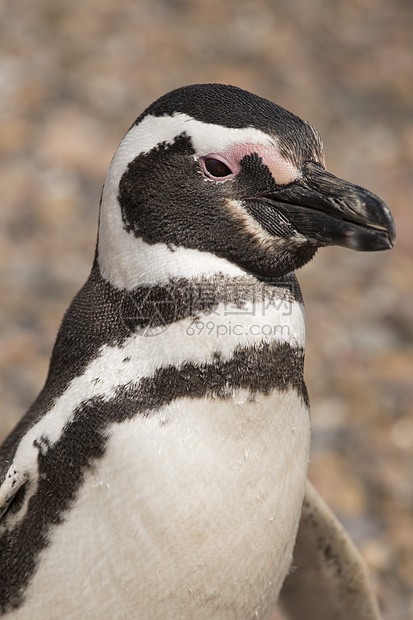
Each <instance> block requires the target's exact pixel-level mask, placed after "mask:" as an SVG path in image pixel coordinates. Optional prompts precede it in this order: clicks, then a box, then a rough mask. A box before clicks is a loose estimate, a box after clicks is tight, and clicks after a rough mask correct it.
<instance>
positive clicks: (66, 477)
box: [0, 84, 395, 620]
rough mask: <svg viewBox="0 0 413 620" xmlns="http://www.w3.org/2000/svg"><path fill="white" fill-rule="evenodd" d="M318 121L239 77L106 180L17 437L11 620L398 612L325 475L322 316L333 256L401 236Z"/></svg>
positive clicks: (4, 604) (130, 154)
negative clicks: (319, 277)
mask: <svg viewBox="0 0 413 620" xmlns="http://www.w3.org/2000/svg"><path fill="white" fill-rule="evenodd" d="M394 239H395V227H394V223H393V220H392V217H391V214H390V211H389V208H388V207H387V205H386V204H385V203H384V202H383V201H382V200H381V199H380V198H379V197H378V196H376V195H374V194H373V193H371V192H370V191H368V190H366V189H363V188H361V187H359V186H356V185H354V184H352V183H349V182H346V181H344V180H341V179H339V178H337V177H336V176H334V175H332V174H331V173H329V172H327V171H326V168H325V163H324V155H323V147H322V142H321V139H320V137H319V135H318V133H317V132H316V130H315V129H313V127H312V126H311V125H310V124H308V123H307V122H304V121H302V120H301V119H300V118H299V117H297V116H296V115H294V114H292V113H290V112H288V111H287V110H285V109H283V108H282V107H280V106H279V105H277V104H275V103H273V102H271V101H268V100H265V99H263V98H261V97H259V96H257V95H255V94H252V93H249V92H246V91H244V90H241V89H239V88H237V87H234V86H228V85H222V84H197V85H191V86H185V87H182V88H178V89H177V90H174V91H172V92H170V93H168V94H166V95H164V96H162V97H161V98H160V99H158V100H157V101H155V102H154V103H153V104H151V105H150V106H149V107H148V108H147V109H146V110H145V111H144V112H143V113H142V114H141V115H140V116H139V117H138V119H137V120H136V121H135V123H134V124H133V125H132V127H131V128H130V130H129V131H128V133H127V134H126V136H125V137H124V139H123V141H122V142H121V144H120V146H119V148H118V150H117V151H116V153H115V155H114V158H113V160H112V162H111V164H110V167H109V170H108V173H107V176H106V180H105V183H104V187H103V191H102V196H101V203H100V213H99V227H98V239H97V246H96V253H95V258H94V262H93V266H92V270H91V273H90V276H89V278H88V280H87V282H86V284H85V285H84V286H83V288H82V289H81V290H80V292H79V293H78V294H77V295H76V296H75V298H74V300H73V301H72V303H71V305H70V307H69V309H68V310H67V312H66V314H65V316H64V318H63V321H62V324H61V327H60V329H59V332H58V335H57V339H56V342H55V345H54V348H53V351H52V355H51V361H50V367H49V373H48V377H47V380H46V383H45V386H44V388H43V390H42V391H41V393H40V394H39V396H38V398H37V399H36V401H35V402H34V404H33V405H32V407H31V408H30V409H29V411H28V412H27V414H26V415H25V416H24V417H23V418H22V419H21V420H20V422H19V423H18V424H17V426H16V428H15V429H14V430H13V431H12V432H11V434H10V436H9V437H8V438H7V439H6V440H5V442H4V444H3V446H2V447H1V450H0V465H1V467H2V470H1V478H0V481H1V487H0V509H1V513H0V514H1V520H0V575H1V577H0V613H1V615H2V616H3V617H4V618H7V619H10V620H28V619H30V620H38V619H40V618H49V619H51V620H53V619H56V620H57V619H60V618H65V620H74V619H77V618H81V619H87V620H89V619H90V620H94V619H99V620H103V619H108V620H109V619H111V620H114V619H118V620H126V619H134V620H135V619H136V620H152V619H153V618H168V620H178V619H184V620H186V619H192V618H196V619H197V620H202V619H208V620H211V619H225V620H230V619H234V620H235V619H237V620H241V619H242V620H246V619H249V618H250V619H251V620H252V619H256V618H259V619H271V618H272V616H273V614H274V613H275V611H276V609H277V605H279V607H280V609H281V610H282V613H284V617H286V618H295V619H304V618H306V619H313V618H314V619H315V618H318V619H320V618H325V619H331V620H332V619H333V618H334V619H337V618H338V619H340V618H348V617H351V618H353V619H355V620H362V619H363V620H366V619H370V618H376V619H377V618H379V617H380V613H379V610H378V606H377V602H376V599H375V597H374V594H373V591H372V588H371V586H370V582H369V577H368V575H367V569H366V567H365V565H364V562H363V560H362V559H361V557H360V555H359V553H358V551H357V549H356V548H355V547H354V545H353V543H352V542H351V540H350V539H349V537H348V535H347V534H346V532H345V531H344V530H343V528H342V527H341V525H340V524H339V523H338V521H337V519H336V517H335V516H334V515H333V513H332V512H331V511H330V509H329V508H328V507H327V506H326V505H325V504H324V502H323V500H322V499H321V498H320V497H319V495H318V494H317V492H316V491H315V489H314V488H313V487H312V486H311V485H310V483H309V482H308V481H307V465H308V459H309V446H310V415H309V398H308V394H307V390H306V386H305V383H304V378H303V364H304V350H305V322H304V309H303V299H302V295H301V291H300V288H299V285H298V282H297V279H296V276H295V270H296V269H298V268H300V267H302V266H303V265H305V264H306V263H307V262H308V261H310V260H311V259H312V258H313V256H314V255H315V253H316V251H317V250H318V248H321V247H325V246H329V245H338V246H343V247H346V248H351V249H355V250H359V251H377V250H385V249H389V248H391V247H392V246H393V243H394Z"/></svg>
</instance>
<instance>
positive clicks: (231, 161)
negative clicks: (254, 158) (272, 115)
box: [201, 144, 299, 185]
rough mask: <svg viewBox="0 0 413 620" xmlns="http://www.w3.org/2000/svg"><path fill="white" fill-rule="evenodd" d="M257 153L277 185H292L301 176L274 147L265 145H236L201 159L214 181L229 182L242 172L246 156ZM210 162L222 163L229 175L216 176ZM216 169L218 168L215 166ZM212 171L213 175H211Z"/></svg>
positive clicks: (204, 168) (205, 170)
mask: <svg viewBox="0 0 413 620" xmlns="http://www.w3.org/2000/svg"><path fill="white" fill-rule="evenodd" d="M253 153H256V154H257V155H258V156H259V157H260V158H261V160H262V162H263V164H264V165H265V166H267V168H268V169H269V171H270V172H271V175H272V177H273V179H274V181H275V182H276V183H277V185H287V184H288V183H292V182H293V181H295V180H296V179H297V177H298V176H299V171H298V170H297V168H296V167H295V166H294V164H292V163H291V162H290V161H287V160H286V159H284V157H282V155H280V153H279V152H278V151H277V150H276V149H275V147H274V146H266V145H264V144H235V145H233V146H231V147H229V148H228V149H226V150H225V151H221V152H219V153H209V154H208V155H206V156H205V157H202V158H201V164H202V167H203V170H204V172H206V174H207V175H208V176H209V177H210V178H213V179H217V180H222V181H223V180H227V179H229V178H233V177H234V176H236V175H237V174H238V173H239V172H240V170H241V164H240V162H241V161H242V159H243V158H244V157H245V156H246V155H251V154H253ZM210 160H216V161H217V162H222V164H223V165H224V166H226V167H227V168H228V174H227V175H225V176H224V175H223V174H219V175H215V174H214V172H213V168H211V167H210V166H209V165H208V164H209V162H210ZM215 169H217V166H216V165H215ZM211 170H212V174H211Z"/></svg>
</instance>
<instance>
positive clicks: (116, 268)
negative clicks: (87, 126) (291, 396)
mask: <svg viewBox="0 0 413 620" xmlns="http://www.w3.org/2000/svg"><path fill="white" fill-rule="evenodd" d="M394 238H395V229H394V223H393V220H392V217H391V214H390V211H389V209H388V207H387V206H386V204H385V203H384V202H383V201H382V200H381V199H380V198H379V197H377V196H376V195H374V194H373V193H371V192H369V191H368V190H365V189H363V188H361V187H359V186H357V185H354V184H352V183H349V182H346V181H344V180H341V179H339V178H337V177H335V176H334V175H332V174H330V173H328V172H327V171H326V169H325V166H324V155H323V148H322V143H321V140H320V137H319V135H318V134H317V132H316V131H315V129H314V128H313V127H312V126H311V125H310V124H308V123H306V122H304V121H302V120H301V119H300V118H299V117H297V116H296V115H294V114H292V113H290V112H288V111H287V110H285V109H284V108H282V107H280V106H278V105H276V104H275V103H272V102H270V101H268V100H266V99H263V98H261V97H258V96H256V95H254V94H252V93H249V92H246V91H243V90H241V89H239V88H236V87H233V86H226V85H221V84H200V85H192V86H186V87H183V88H179V89H177V90H174V91H172V92H171V93H168V94H167V95H164V96H163V97H161V98H160V99H158V100H157V101H155V102H154V103H153V104H152V105H150V106H149V107H148V108H147V109H146V110H145V112H143V114H141V116H139V118H138V119H137V120H136V122H135V123H134V125H133V126H132V127H131V129H130V130H129V132H128V133H127V134H126V136H125V138H124V140H123V141H122V143H121V144H120V146H119V148H118V150H117V152H116V154H115V156H114V159H113V160H112V163H111V166H110V168H109V171H108V175H107V178H106V181H105V186H104V190H103V194H102V204H101V213H100V230H99V244H98V258H99V262H100V265H101V268H102V270H103V272H104V273H105V272H106V273H109V272H111V274H112V276H113V277H112V279H117V280H118V281H121V280H122V277H121V273H122V269H126V270H128V271H129V273H130V272H131V269H132V270H133V265H135V266H136V261H138V260H139V254H140V256H141V261H149V262H151V258H150V257H151V253H150V251H149V250H150V248H152V249H154V248H164V250H165V252H166V253H167V254H165V256H166V255H168V256H169V257H170V262H171V264H173V263H174V258H175V259H176V257H177V256H179V257H180V259H182V260H187V261H188V269H190V268H191V265H190V263H191V262H192V261H193V260H194V259H195V257H196V262H197V263H202V261H203V260H204V261H205V264H208V262H210V260H211V257H214V258H218V259H220V265H221V266H222V265H232V266H233V267H234V268H236V269H239V270H241V271H243V272H248V273H251V274H253V275H256V276H258V277H260V278H264V279H271V278H274V277H279V276H282V275H284V274H286V273H288V272H290V271H293V270H294V269H296V268H298V267H301V266H302V265H304V264H305V263H306V262H308V261H309V260H310V259H311V258H312V257H313V255H314V254H315V252H316V251H317V249H318V248H319V247H322V246H328V245H341V246H345V247H348V248H352V249H356V250H383V249H387V248H391V247H392V244H393V241H394ZM184 250H185V251H186V252H184ZM168 253H169V254H168ZM155 254H156V252H155V253H153V256H155ZM174 255H175V257H174ZM154 260H155V262H156V260H157V259H154ZM131 265H132V266H131ZM151 267H153V265H152V266H151V265H148V264H147V265H146V270H147V272H148V270H150V269H151ZM163 268H164V269H165V270H167V269H168V260H166V264H165V265H164V267H163ZM115 276H116V277H115ZM144 279H145V278H144ZM146 279H147V278H146Z"/></svg>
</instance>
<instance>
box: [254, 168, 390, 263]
mask: <svg viewBox="0 0 413 620" xmlns="http://www.w3.org/2000/svg"><path fill="white" fill-rule="evenodd" d="M261 198H264V199H266V202H267V201H270V202H271V203H272V204H273V208H275V209H276V210H277V211H278V212H280V213H281V214H282V216H284V217H285V218H287V219H288V221H289V222H290V223H291V225H292V226H293V228H294V229H295V230H296V231H297V232H299V233H301V234H302V235H304V236H305V237H306V238H307V239H309V240H314V241H315V242H316V243H317V245H321V246H324V245H341V246H344V247H347V248H352V249H354V250H360V251H375V250H387V249H390V248H392V247H393V244H394V241H395V238H396V230H395V226H394V221H393V218H392V216H391V213H390V210H389V208H388V206H387V205H386V203H385V202H383V201H382V200H381V199H380V198H379V197H378V196H376V195H375V194H373V193H372V192H370V191H368V190H366V189H364V188H362V187H359V186H358V185H353V184H352V183H349V182H347V181H344V180H342V179H339V178H338V177H336V176H334V175H333V174H330V173H329V172H327V171H326V170H325V169H324V168H323V167H322V166H321V165H320V164H316V163H314V162H307V163H306V164H305V165H304V167H303V171H302V176H301V177H300V179H298V180H297V181H295V182H294V183H291V184H290V185H287V186H285V187H284V188H280V186H277V190H276V191H275V192H274V193H273V192H271V194H268V195H265V196H261ZM267 205H268V206H269V202H267Z"/></svg>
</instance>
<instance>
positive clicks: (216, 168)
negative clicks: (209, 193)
mask: <svg viewBox="0 0 413 620" xmlns="http://www.w3.org/2000/svg"><path fill="white" fill-rule="evenodd" d="M202 164H203V168H204V170H205V172H206V173H207V174H208V176H209V177H211V178H214V179H223V178H225V177H229V176H232V175H233V172H232V170H231V168H229V167H228V166H227V165H226V164H224V162H223V161H220V160H219V159H215V158H214V157H205V158H203V159H202Z"/></svg>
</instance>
